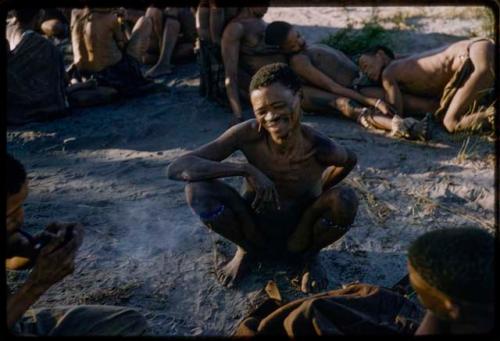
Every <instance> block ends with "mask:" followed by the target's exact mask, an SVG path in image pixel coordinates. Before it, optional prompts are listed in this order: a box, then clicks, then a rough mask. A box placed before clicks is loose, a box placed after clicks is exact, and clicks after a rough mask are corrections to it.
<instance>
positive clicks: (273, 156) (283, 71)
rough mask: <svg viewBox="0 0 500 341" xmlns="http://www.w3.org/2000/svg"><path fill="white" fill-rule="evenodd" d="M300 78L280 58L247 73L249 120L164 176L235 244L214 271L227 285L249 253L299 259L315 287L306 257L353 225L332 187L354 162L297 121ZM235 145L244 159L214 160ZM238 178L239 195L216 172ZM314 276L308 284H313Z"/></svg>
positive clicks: (347, 203) (351, 201) (343, 197)
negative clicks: (179, 185) (229, 257)
mask: <svg viewBox="0 0 500 341" xmlns="http://www.w3.org/2000/svg"><path fill="white" fill-rule="evenodd" d="M301 96H302V90H301V84H300V81H299V79H298V78H297V76H296V75H295V74H294V73H293V71H292V70H291V69H290V68H289V67H288V66H287V65H286V64H283V63H274V64H270V65H266V66H264V67H262V68H261V69H260V70H259V71H258V72H257V73H256V74H255V75H254V76H253V78H252V81H251V84H250V99H251V103H252V107H253V110H254V113H255V118H256V119H254V120H249V121H246V122H243V123H241V124H238V125H235V126H233V127H232V128H230V129H229V130H227V131H226V132H225V133H224V134H222V135H221V136H220V137H218V138H217V139H216V140H214V141H212V142H210V143H208V144H206V145H204V146H202V147H200V148H198V149H196V150H195V151H193V152H189V153H188V154H186V155H184V156H182V157H180V158H179V159H177V160H176V161H174V162H173V163H172V164H171V165H170V166H169V168H168V171H167V173H168V177H169V178H170V179H174V180H182V181H187V182H188V184H187V185H186V197H187V202H188V204H189V206H190V207H191V208H192V209H193V211H194V212H195V213H196V214H197V215H198V216H199V217H200V219H201V220H202V222H203V223H204V224H205V225H206V226H208V227H209V228H210V229H212V230H213V231H215V232H216V233H218V234H220V235H222V236H223V237H224V238H227V239H228V240H230V241H231V242H233V243H235V244H236V245H237V252H236V254H235V256H234V258H233V259H232V260H231V261H230V262H229V263H228V264H227V265H226V266H225V267H224V268H222V269H221V270H220V272H219V276H218V277H219V279H220V280H221V281H222V283H223V284H225V285H229V286H232V285H233V284H234V282H235V281H237V280H238V279H239V278H240V277H241V276H242V275H243V274H244V272H245V270H246V268H247V267H248V261H249V258H250V257H252V258H254V257H264V258H266V256H267V257H273V258H280V257H283V258H285V259H289V260H291V259H293V262H295V264H297V263H299V261H304V265H305V267H304V273H303V274H304V275H308V276H309V278H310V282H308V283H307V280H304V278H307V276H305V277H304V276H303V283H304V281H305V282H306V283H305V284H304V287H305V288H306V291H308V290H310V289H321V288H322V287H324V286H325V285H326V281H327V280H326V276H325V274H324V273H321V272H320V271H321V266H320V264H319V263H318V262H316V261H317V258H316V257H314V256H315V255H316V254H317V253H318V252H319V251H320V250H321V249H322V248H324V247H326V246H328V245H330V244H332V243H334V242H335V241H337V240H338V239H339V238H341V237H342V236H343V235H344V234H345V233H346V232H347V231H348V230H349V226H350V225H351V224H352V223H353V221H354V218H355V216H356V212H357V207H358V199H357V197H356V195H355V193H354V191H353V190H352V189H350V188H346V187H342V186H336V185H337V184H338V183H340V181H342V179H344V178H345V177H346V176H347V175H348V174H349V172H350V171H351V170H352V169H353V167H354V166H355V164H356V156H355V154H354V153H353V152H351V151H350V150H349V149H347V148H345V147H343V146H341V145H339V144H337V143H335V142H333V141H332V140H330V139H329V138H328V137H326V136H324V135H322V134H320V133H319V132H318V131H316V130H314V129H312V128H310V127H308V126H304V125H302V124H301V122H300V121H301V116H302V110H301V107H300V102H301ZM238 150H240V151H242V152H243V154H244V155H245V156H246V159H247V160H248V163H244V164H235V163H229V162H222V161H223V160H224V159H226V158H227V157H229V156H230V155H231V154H232V153H234V152H236V151H238ZM231 176H242V177H244V183H243V184H244V186H243V193H242V194H241V195H240V194H239V193H238V192H237V191H236V190H235V189H233V188H232V187H230V186H228V185H226V184H224V183H223V182H221V181H220V180H218V179H219V178H224V177H231ZM313 281H315V282H316V288H314V286H315V285H314V283H313Z"/></svg>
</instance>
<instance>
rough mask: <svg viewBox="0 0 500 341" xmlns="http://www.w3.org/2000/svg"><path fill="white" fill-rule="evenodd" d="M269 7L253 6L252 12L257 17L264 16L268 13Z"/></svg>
mask: <svg viewBox="0 0 500 341" xmlns="http://www.w3.org/2000/svg"><path fill="white" fill-rule="evenodd" d="M268 8H269V7H252V13H253V15H255V16H256V17H257V18H262V17H263V16H264V15H265V14H266V13H267V9H268Z"/></svg>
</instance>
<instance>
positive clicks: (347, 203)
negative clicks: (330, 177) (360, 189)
mask: <svg viewBox="0 0 500 341" xmlns="http://www.w3.org/2000/svg"><path fill="white" fill-rule="evenodd" d="M328 201H329V206H330V209H331V212H332V215H333V220H334V223H335V224H336V225H338V226H350V225H351V224H352V223H353V222H354V218H355V217H356V213H357V211H358V206H359V200H358V197H357V195H356V192H355V191H354V190H353V189H352V188H349V187H344V186H341V187H336V188H332V189H331V190H330V191H329V194H328Z"/></svg>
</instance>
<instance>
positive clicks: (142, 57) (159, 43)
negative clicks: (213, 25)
mask: <svg viewBox="0 0 500 341" xmlns="http://www.w3.org/2000/svg"><path fill="white" fill-rule="evenodd" d="M139 32H140V36H141V39H134V38H133V36H134V35H136V34H137V33H139ZM195 41H196V25H195V18H194V14H193V13H192V11H191V9H190V8H189V7H166V8H165V9H163V10H162V9H159V8H157V7H155V6H150V7H148V9H147V10H146V13H145V14H144V16H143V17H141V18H139V20H138V21H137V23H136V26H135V27H134V29H133V30H132V38H131V42H130V45H129V47H128V52H129V53H130V54H131V55H132V56H134V57H135V58H136V59H137V60H139V61H140V62H141V63H143V64H148V65H150V64H153V66H152V67H151V68H150V69H149V70H148V71H147V72H146V73H145V75H146V77H148V78H159V77H163V76H165V75H168V74H171V73H172V67H173V66H172V63H173V62H177V63H180V62H189V61H191V60H194V44H195Z"/></svg>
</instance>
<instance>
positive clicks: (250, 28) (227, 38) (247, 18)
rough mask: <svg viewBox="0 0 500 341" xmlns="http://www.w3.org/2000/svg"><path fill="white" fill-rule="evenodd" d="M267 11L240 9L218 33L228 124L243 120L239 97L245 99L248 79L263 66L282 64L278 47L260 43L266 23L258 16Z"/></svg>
mask: <svg viewBox="0 0 500 341" xmlns="http://www.w3.org/2000/svg"><path fill="white" fill-rule="evenodd" d="M267 9H268V7H245V8H242V9H241V11H240V12H239V13H238V15H237V16H236V17H235V18H234V19H232V20H231V21H230V22H229V24H227V26H226V28H225V29H224V33H223V34H222V60H223V61H224V71H225V74H226V77H225V85H226V94H227V98H228V100H229V105H230V107H231V110H232V111H233V115H234V117H233V121H232V124H235V123H238V122H241V121H243V116H242V112H243V110H242V106H241V100H240V96H241V97H243V98H244V99H248V85H249V84H250V79H251V77H252V76H253V75H254V74H255V73H256V72H257V71H258V70H259V69H260V68H261V67H262V66H264V65H267V64H271V63H276V62H285V61H286V59H285V56H284V55H283V54H282V53H281V52H280V51H279V49H278V48H276V47H275V46H269V45H267V44H266V43H265V41H264V35H265V31H266V26H267V24H266V22H264V20H262V17H263V16H264V14H266V12H267Z"/></svg>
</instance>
